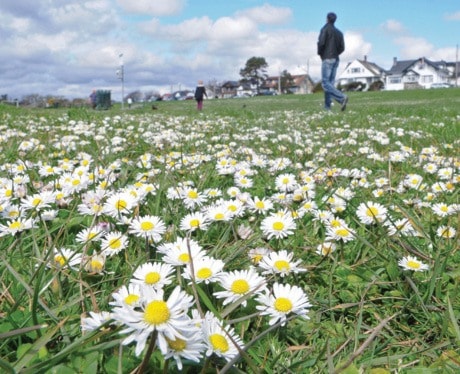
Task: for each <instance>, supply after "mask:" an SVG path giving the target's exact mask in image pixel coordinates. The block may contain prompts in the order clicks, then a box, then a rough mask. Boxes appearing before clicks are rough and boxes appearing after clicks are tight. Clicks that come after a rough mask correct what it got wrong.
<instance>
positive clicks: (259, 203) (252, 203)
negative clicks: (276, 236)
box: [248, 196, 273, 214]
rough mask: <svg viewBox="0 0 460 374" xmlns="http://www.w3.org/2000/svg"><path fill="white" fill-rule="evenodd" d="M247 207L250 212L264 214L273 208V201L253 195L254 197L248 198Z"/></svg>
mask: <svg viewBox="0 0 460 374" xmlns="http://www.w3.org/2000/svg"><path fill="white" fill-rule="evenodd" d="M248 207H249V210H250V211H251V212H254V213H257V214H266V213H268V211H270V210H272V209H273V203H272V202H271V200H269V199H267V198H262V199H260V198H259V197H257V196H255V197H254V199H249V200H248Z"/></svg>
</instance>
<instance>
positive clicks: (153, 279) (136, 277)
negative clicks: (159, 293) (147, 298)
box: [132, 262, 174, 289]
mask: <svg viewBox="0 0 460 374" xmlns="http://www.w3.org/2000/svg"><path fill="white" fill-rule="evenodd" d="M173 271H174V268H173V267H172V266H171V265H169V264H163V263H160V262H153V263H151V262H147V263H145V264H143V265H141V266H139V267H138V268H137V269H136V271H135V272H134V274H133V279H132V282H133V283H135V284H145V285H146V286H150V287H153V288H155V289H160V288H163V287H164V286H165V285H167V284H170V283H171V282H172V280H171V274H172V273H173Z"/></svg>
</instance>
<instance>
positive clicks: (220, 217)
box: [214, 213, 225, 221]
mask: <svg viewBox="0 0 460 374" xmlns="http://www.w3.org/2000/svg"><path fill="white" fill-rule="evenodd" d="M224 217H225V216H224V214H223V213H216V215H215V216H214V219H215V220H217V221H219V220H222V219H224Z"/></svg>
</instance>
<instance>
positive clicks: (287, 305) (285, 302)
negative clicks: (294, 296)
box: [274, 297, 292, 313]
mask: <svg viewBox="0 0 460 374" xmlns="http://www.w3.org/2000/svg"><path fill="white" fill-rule="evenodd" d="M274 307H275V309H276V310H277V311H278V312H282V313H288V312H290V311H291V310H292V303H291V300H289V299H288V298H286V297H278V298H277V299H276V300H275V305H274Z"/></svg>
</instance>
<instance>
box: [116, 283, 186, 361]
mask: <svg viewBox="0 0 460 374" xmlns="http://www.w3.org/2000/svg"><path fill="white" fill-rule="evenodd" d="M192 305H193V298H192V297H191V296H189V295H187V294H186V293H185V292H184V291H182V290H181V289H180V287H179V286H177V287H176V288H175V289H174V290H173V292H172V293H171V295H170V296H169V298H168V299H167V300H166V301H165V300H164V292H163V290H162V289H159V290H154V289H152V288H150V287H147V288H143V290H142V301H141V303H140V305H139V306H138V307H136V308H131V307H125V306H123V307H116V308H114V309H113V311H112V315H113V318H114V319H115V320H116V321H117V322H119V323H121V324H122V325H124V326H125V328H124V329H123V330H121V331H120V333H121V334H130V335H129V336H128V337H127V338H125V339H124V340H123V344H124V345H127V344H130V343H132V342H133V341H135V342H136V349H135V354H136V356H139V355H140V354H141V353H142V351H143V350H144V348H145V344H146V342H147V339H148V338H149V337H150V336H151V334H152V332H153V331H157V332H158V341H157V343H158V347H159V348H160V350H161V352H162V353H163V354H164V353H166V352H167V350H168V348H167V347H168V343H167V339H169V340H176V339H177V338H180V339H183V340H185V336H184V335H182V333H181V331H182V330H185V329H188V328H189V325H190V319H189V318H188V317H187V316H186V312H187V311H188V309H189V308H190V307H191V306H192Z"/></svg>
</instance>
